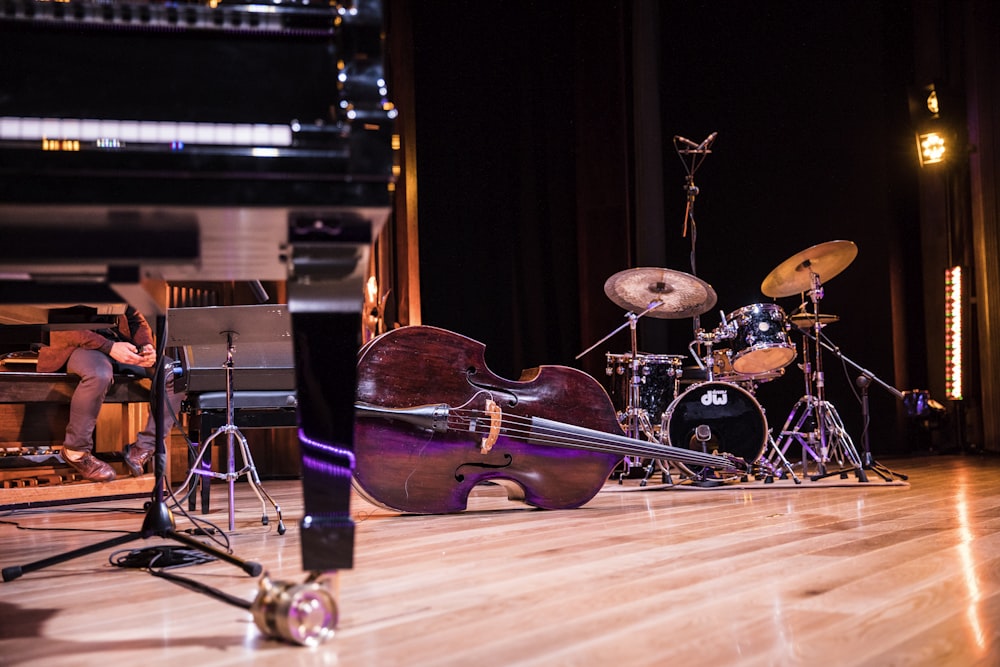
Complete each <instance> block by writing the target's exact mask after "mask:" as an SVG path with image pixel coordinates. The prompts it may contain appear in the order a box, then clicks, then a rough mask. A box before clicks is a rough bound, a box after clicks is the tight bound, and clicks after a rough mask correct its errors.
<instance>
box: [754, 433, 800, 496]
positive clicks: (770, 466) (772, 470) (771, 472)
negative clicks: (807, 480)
mask: <svg viewBox="0 0 1000 667" xmlns="http://www.w3.org/2000/svg"><path fill="white" fill-rule="evenodd" d="M767 447H768V448H769V449H770V450H771V453H770V454H768V455H765V456H761V457H760V463H759V467H762V468H764V467H766V468H767V470H768V472H767V473H765V474H764V483H765V484H772V483H773V482H774V478H775V477H780V476H781V474H780V473H779V471H778V468H777V467H776V466H775V465H774V463H773V462H772V461H771V457H772V456H773V457H775V458H777V459H779V460H780V461H781V467H782V468H784V470H785V472H786V473H788V476H789V478H791V480H792V481H793V482H795V483H796V484H801V483H802V480H800V479H799V478H798V477H797V476H796V474H795V471H794V470H793V469H792V464H791V463H789V462H788V459H787V458H786V457H785V454H784V452H782V451H781V449H780V448H779V447H778V443H776V442H775V441H774V433H773V429H768V430H767Z"/></svg>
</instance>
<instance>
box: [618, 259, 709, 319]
mask: <svg viewBox="0 0 1000 667" xmlns="http://www.w3.org/2000/svg"><path fill="white" fill-rule="evenodd" d="M604 293H605V294H607V295H608V298H610V299H611V300H612V301H614V302H615V303H616V304H618V305H619V306H621V307H622V308H624V309H626V310H629V311H631V312H633V313H641V312H644V311H645V310H647V309H648V308H649V307H650V306H651V305H653V304H654V303H656V302H659V303H660V304H661V305H659V306H658V307H657V308H655V309H653V310H651V311H650V312H649V313H648V316H649V317H656V318H660V319H681V318H684V317H694V316H696V315H701V314H702V313H705V312H707V311H709V310H711V309H712V306H714V305H715V302H716V300H717V297H716V295H715V290H714V289H712V286H711V285H709V284H708V283H706V282H705V281H704V280H701V279H700V278H698V277H696V276H693V275H691V274H690V273H684V272H683V271H673V270H671V269H658V268H651V267H644V268H638V269H627V270H625V271H619V272H618V273H616V274H615V275H613V276H611V277H610V278H608V279H607V281H605V283H604Z"/></svg>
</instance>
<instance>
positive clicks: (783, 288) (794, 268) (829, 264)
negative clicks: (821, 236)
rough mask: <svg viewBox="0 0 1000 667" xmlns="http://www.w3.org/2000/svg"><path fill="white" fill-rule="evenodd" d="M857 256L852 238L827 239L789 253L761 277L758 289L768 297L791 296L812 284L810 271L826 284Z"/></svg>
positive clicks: (810, 286)
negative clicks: (850, 239) (841, 239)
mask: <svg viewBox="0 0 1000 667" xmlns="http://www.w3.org/2000/svg"><path fill="white" fill-rule="evenodd" d="M857 256H858V246H856V245H854V242H853V241H827V242H826V243H820V244H819V245H814V246H813V247H811V248H807V249H805V250H803V251H802V252H800V253H798V254H795V255H792V256H791V257H789V258H788V259H786V260H785V261H784V262H782V263H781V264H779V265H778V266H777V267H776V268H775V269H774V270H773V271H771V273H769V274H768V275H767V278H764V282H763V283H761V285H760V291H761V292H763V293H764V294H766V295H767V296H770V297H782V296H792V295H793V294H799V293H801V292H806V291H808V290H810V289H812V287H813V282H812V274H816V275H817V276H819V281H820V283H821V284H823V283H826V282H827V281H829V280H830V279H831V278H833V277H834V276H836V275H837V274H838V273H840V272H841V271H843V270H844V269H846V268H847V267H848V266H849V265H850V263H851V262H853V261H854V258H855V257H857Z"/></svg>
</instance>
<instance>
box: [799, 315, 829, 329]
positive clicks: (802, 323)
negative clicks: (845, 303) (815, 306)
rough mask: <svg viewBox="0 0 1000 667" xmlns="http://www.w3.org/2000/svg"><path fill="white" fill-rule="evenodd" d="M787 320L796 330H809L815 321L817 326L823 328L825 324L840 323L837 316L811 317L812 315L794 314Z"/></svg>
mask: <svg viewBox="0 0 1000 667" xmlns="http://www.w3.org/2000/svg"><path fill="white" fill-rule="evenodd" d="M788 319H789V320H791V322H792V324H794V325H795V326H796V328H798V329H809V328H810V327H812V326H813V325H814V324H816V320H817V319H818V320H819V325H820V326H821V327H825V326H826V325H827V324H833V323H834V322H838V321H840V316H839V315H826V314H823V313H820V314H819V315H813V314H812V313H795V314H794V315H789V316H788Z"/></svg>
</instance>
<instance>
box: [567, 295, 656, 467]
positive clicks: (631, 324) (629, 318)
mask: <svg viewBox="0 0 1000 667" xmlns="http://www.w3.org/2000/svg"><path fill="white" fill-rule="evenodd" d="M662 305H663V302H662V301H653V302H651V303H650V304H649V305H648V306H647V307H646V309H645V310H644V311H642V312H641V313H633V312H632V311H629V312H627V313H626V314H625V322H624V323H622V324H621V325H620V326H618V327H616V328H615V329H614V330H613V331H612V332H611V333H609V334H608V335H606V336H605V337H604V338H602V339H600V340H599V341H597V342H596V343H594V344H593V345H591V346H590V347H588V348H587V349H586V350H584V351H583V352H581V353H580V354H578V355H576V358H577V359H580V358H582V357H584V356H586V355H587V354H588V353H590V352H591V351H593V350H594V349H595V348H596V347H597V346H598V345H600V344H601V343H603V342H604V341H606V340H608V339H609V338H611V337H612V336H614V335H615V334H616V333H618V332H619V331H621V330H623V329H624V328H625V327H628V328H629V339H630V342H631V352H632V357H631V361H630V363H629V383H628V398H627V399H626V401H625V414H624V417H625V435H626V436H627V437H629V438H636V439H638V438H639V436H640V434H642V433H645V434H646V436H647V437H648V438H649V439H651V440H652V437H651V431H652V426H651V425H650V424H649V417H648V415H645V413H644V411H643V410H642V408H640V407H639V402H640V400H639V384H640V382H641V380H642V378H640V377H639V342H638V337H637V335H636V323H637V322H638V321H639V318H641V317H643V316H644V315H646V314H648V313H651V312H653V311H654V310H656V309H657V308H659V307H661V306H662ZM640 413H643V414H641V415H640ZM646 426H648V429H647V428H645V427H646ZM633 459H635V457H630V456H626V457H624V458H623V459H622V464H623V465H622V472H621V474H620V475H619V476H618V483H619V484H622V483H623V482H624V480H625V478H627V477H628V476H629V475H630V473H631V470H632V468H638V467H640V466H639V460H638V459H635V460H633ZM651 474H652V468H651V467H650V468H649V469H648V470H647V471H646V475H645V477H644V478H643V480H642V482H641V484H642V485H643V486H645V482H646V480H647V479H649V476H650V475H651Z"/></svg>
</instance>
